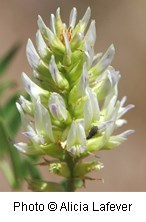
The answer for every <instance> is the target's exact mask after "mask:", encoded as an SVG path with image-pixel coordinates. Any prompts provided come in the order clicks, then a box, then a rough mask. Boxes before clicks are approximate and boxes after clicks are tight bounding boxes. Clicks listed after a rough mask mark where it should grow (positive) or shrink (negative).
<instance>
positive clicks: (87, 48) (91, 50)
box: [85, 41, 94, 67]
mask: <svg viewBox="0 0 146 222" xmlns="http://www.w3.org/2000/svg"><path fill="white" fill-rule="evenodd" d="M85 55H86V57H87V64H88V67H90V66H91V65H92V62H93V57H94V48H93V47H92V46H91V45H90V42H88V41H85Z"/></svg>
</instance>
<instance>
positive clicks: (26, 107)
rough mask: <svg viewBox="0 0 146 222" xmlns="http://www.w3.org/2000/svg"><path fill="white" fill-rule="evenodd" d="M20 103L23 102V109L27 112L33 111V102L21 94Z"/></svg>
mask: <svg viewBox="0 0 146 222" xmlns="http://www.w3.org/2000/svg"><path fill="white" fill-rule="evenodd" d="M19 103H20V104H21V106H22V108H23V110H24V111H25V112H28V113H31V112H32V103H31V102H30V101H28V100H27V99H25V98H24V97H23V96H20V98H19Z"/></svg>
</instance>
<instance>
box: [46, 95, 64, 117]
mask: <svg viewBox="0 0 146 222" xmlns="http://www.w3.org/2000/svg"><path fill="white" fill-rule="evenodd" d="M49 108H50V112H51V113H52V115H53V117H54V118H56V119H58V120H66V118H67V111H66V106H65V103H64V100H63V98H62V97H61V96H60V95H59V94H58V93H52V94H51V96H50V98H49Z"/></svg>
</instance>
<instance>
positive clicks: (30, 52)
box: [26, 39, 40, 68]
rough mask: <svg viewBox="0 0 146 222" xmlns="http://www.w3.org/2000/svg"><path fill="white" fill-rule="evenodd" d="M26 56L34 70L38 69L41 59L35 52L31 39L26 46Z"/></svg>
mask: <svg viewBox="0 0 146 222" xmlns="http://www.w3.org/2000/svg"><path fill="white" fill-rule="evenodd" d="M26 55H27V59H28V62H29V64H30V66H31V67H32V68H37V67H38V65H39V63H40V57H39V55H38V53H37V51H36V50H35V47H34V45H33V43H32V41H31V39H29V40H28V42H27V45H26Z"/></svg>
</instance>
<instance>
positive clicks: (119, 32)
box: [0, 0, 146, 191]
mask: <svg viewBox="0 0 146 222" xmlns="http://www.w3.org/2000/svg"><path fill="white" fill-rule="evenodd" d="M74 6H75V7H76V8H77V9H78V18H81V17H82V15H83V14H84V12H85V10H86V8H87V7H88V6H90V7H91V9H92V19H95V20H96V27H97V41H96V51H98V52H100V51H103V52H105V50H106V49H107V47H108V46H109V45H110V44H111V43H114V45H115V48H116V56H115V59H114V62H113V63H112V64H113V66H114V67H115V68H116V69H117V70H120V72H121V75H122V78H121V80H120V84H119V97H120V99H121V98H122V97H123V96H124V95H127V97H128V101H127V102H128V103H132V104H135V106H136V107H135V109H133V110H131V111H130V112H129V113H128V114H126V116H125V118H126V119H128V125H126V127H123V130H124V129H135V130H136V132H135V134H134V135H132V136H130V137H129V140H128V141H127V142H125V143H124V144H123V145H121V146H120V147H119V148H117V149H115V150H112V151H102V152H99V153H98V155H99V156H100V157H101V161H102V162H103V163H104V166H105V167H104V169H102V170H101V172H100V173H97V174H98V176H99V178H103V179H104V183H101V182H87V188H86V191H146V142H145V140H146V129H145V127H146V1H145V0H138V1H137V0H122V1H121V0H84V1H83V0H80V1H79V0H69V1H67V0H60V1H59V0H23V1H20V0H0V56H2V55H3V54H4V53H5V52H6V51H7V50H8V49H9V48H10V47H11V46H12V45H13V44H14V43H15V42H20V43H21V44H22V47H21V49H20V51H19V53H18V54H17V56H16V58H15V61H13V63H12V65H11V66H10V68H9V69H8V71H7V76H8V78H12V79H15V80H16V81H17V83H18V89H22V84H21V80H20V74H21V72H22V71H25V72H26V73H28V74H30V75H31V69H30V67H29V65H28V63H27V60H26V56H25V45H26V41H27V39H28V38H29V37H30V38H32V40H34V39H35V33H36V30H37V24H36V21H37V15H38V14H40V15H41V16H42V17H43V19H44V21H45V22H46V24H49V16H50V14H51V13H55V11H56V8H57V7H61V14H62V17H63V19H64V21H65V22H68V17H69V13H70V10H71V9H72V7H74ZM43 172H44V174H45V177H46V178H47V177H48V178H49V177H50V175H47V170H43ZM97 174H96V175H97ZM9 190H10V188H9V187H8V185H7V183H6V181H5V179H4V177H3V176H2V174H1V173H0V191H9ZM83 191H85V190H83Z"/></svg>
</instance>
